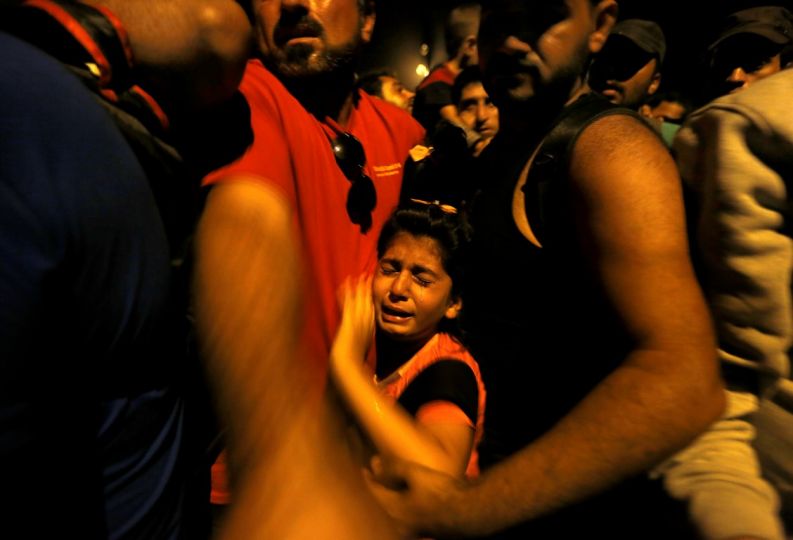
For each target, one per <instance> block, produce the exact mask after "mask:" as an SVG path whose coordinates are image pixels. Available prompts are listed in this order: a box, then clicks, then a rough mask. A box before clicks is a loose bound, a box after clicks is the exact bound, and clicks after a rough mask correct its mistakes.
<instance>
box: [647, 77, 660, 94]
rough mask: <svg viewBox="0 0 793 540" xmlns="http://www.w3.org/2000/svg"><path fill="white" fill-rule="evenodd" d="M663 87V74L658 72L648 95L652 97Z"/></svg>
mask: <svg viewBox="0 0 793 540" xmlns="http://www.w3.org/2000/svg"><path fill="white" fill-rule="evenodd" d="M659 86H661V74H660V73H658V72H656V73H655V75H653V81H652V82H651V83H650V86H648V87H647V95H648V96H652V95H653V94H655V93H656V92H657V91H658V87H659Z"/></svg>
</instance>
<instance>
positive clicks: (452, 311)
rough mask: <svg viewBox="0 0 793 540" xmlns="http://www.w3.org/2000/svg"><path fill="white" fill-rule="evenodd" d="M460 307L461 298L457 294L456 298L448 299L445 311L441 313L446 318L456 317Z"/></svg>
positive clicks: (461, 305) (461, 306)
mask: <svg viewBox="0 0 793 540" xmlns="http://www.w3.org/2000/svg"><path fill="white" fill-rule="evenodd" d="M462 309H463V299H462V298H460V297H459V296H458V297H457V298H452V299H451V300H449V306H448V307H447V308H446V312H445V313H444V314H443V315H444V317H446V318H447V319H456V318H457V316H458V315H459V314H460V311H461V310H462Z"/></svg>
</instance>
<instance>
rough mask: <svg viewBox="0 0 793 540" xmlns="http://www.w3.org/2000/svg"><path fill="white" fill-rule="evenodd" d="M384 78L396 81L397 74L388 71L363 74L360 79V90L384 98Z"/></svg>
mask: <svg viewBox="0 0 793 540" xmlns="http://www.w3.org/2000/svg"><path fill="white" fill-rule="evenodd" d="M383 77H393V78H394V79H396V74H395V73H394V72H393V71H391V70H388V69H373V70H371V71H367V72H366V73H363V74H362V75H361V76H360V77H358V81H357V84H358V88H360V89H361V90H363V91H364V92H366V93H367V94H369V95H370V96H376V97H379V98H382V97H383V79H382V78H383Z"/></svg>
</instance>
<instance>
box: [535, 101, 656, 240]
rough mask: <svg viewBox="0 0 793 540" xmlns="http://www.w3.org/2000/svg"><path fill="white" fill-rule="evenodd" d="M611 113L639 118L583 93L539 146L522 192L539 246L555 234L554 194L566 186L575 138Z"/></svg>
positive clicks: (629, 111)
mask: <svg viewBox="0 0 793 540" xmlns="http://www.w3.org/2000/svg"><path fill="white" fill-rule="evenodd" d="M612 114H625V115H628V116H634V117H636V118H640V117H639V115H638V114H636V113H635V112H634V111H631V110H629V109H626V108H623V107H618V106H616V105H612V104H611V103H609V102H608V101H607V100H605V99H604V98H602V97H600V96H598V95H597V94H587V95H584V96H582V97H580V98H579V99H578V100H577V101H575V102H574V103H572V104H571V105H568V106H567V107H565V109H564V111H562V114H561V115H560V116H559V117H558V118H557V120H556V122H555V125H554V127H553V129H551V131H550V132H549V133H548V135H546V137H545V138H544V139H543V140H542V142H541V143H540V147H539V150H538V151H537V153H536V155H535V157H534V160H533V161H532V163H531V166H530V168H529V172H528V176H527V178H526V183H525V184H524V185H523V188H522V190H523V193H524V195H525V196H524V207H525V211H526V217H527V218H528V220H529V223H531V228H532V231H533V232H534V234H535V236H536V237H537V239H538V240H539V241H540V243H541V244H542V245H543V246H549V245H550V244H551V243H552V242H553V238H554V237H556V236H557V234H558V231H559V226H560V225H559V224H555V223H554V222H553V221H554V219H555V218H556V217H557V216H558V215H559V213H558V210H557V209H558V207H559V201H558V197H559V195H558V193H559V191H560V190H562V189H563V188H564V185H565V183H566V182H565V178H566V175H567V170H568V169H569V166H570V155H571V154H572V150H573V147H574V146H575V143H576V141H577V140H578V137H579V136H580V135H581V133H583V131H584V129H586V127H587V126H589V125H590V124H592V123H593V122H595V121H596V120H599V119H600V118H603V117H604V116H609V115H612Z"/></svg>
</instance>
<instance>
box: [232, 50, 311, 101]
mask: <svg viewBox="0 0 793 540" xmlns="http://www.w3.org/2000/svg"><path fill="white" fill-rule="evenodd" d="M239 88H240V91H241V92H242V94H243V95H244V96H245V98H246V99H247V101H248V104H249V105H250V106H251V109H252V110H256V109H258V108H260V107H261V104H262V103H264V102H269V103H271V104H272V105H274V106H275V107H276V108H278V109H294V108H300V109H302V108H303V107H302V106H301V105H300V103H299V102H298V101H297V99H296V98H295V97H294V96H292V94H291V93H290V92H289V90H287V89H286V87H285V86H284V85H283V83H282V82H281V81H279V80H278V78H277V77H276V76H275V75H274V74H273V73H272V72H271V71H270V70H269V69H267V68H266V67H265V66H264V64H262V62H261V60H259V59H251V60H248V64H247V65H246V66H245V74H244V75H243V77H242V82H240V87H239Z"/></svg>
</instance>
